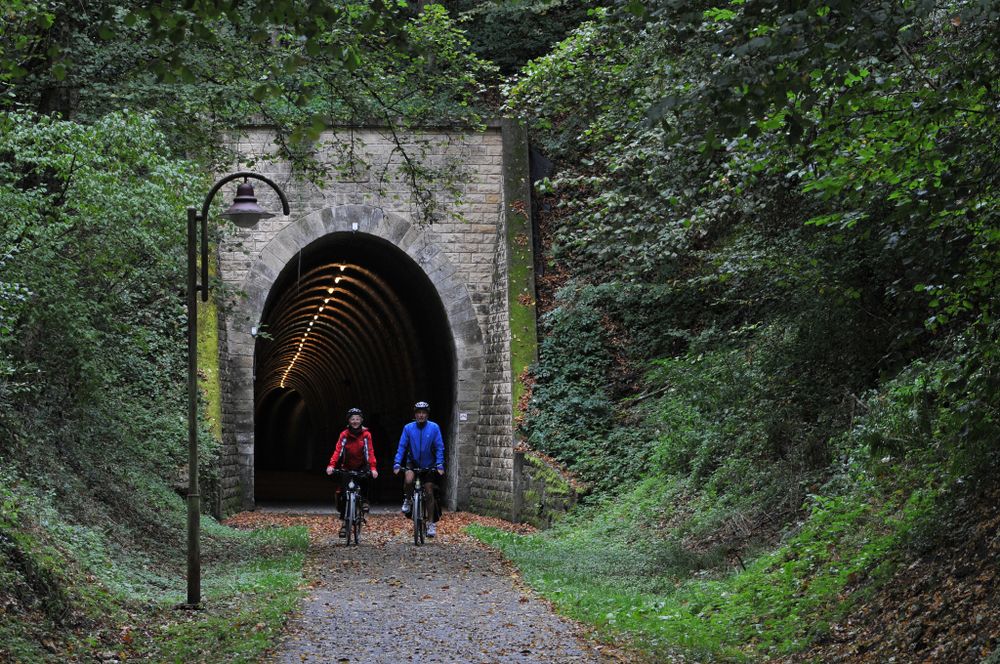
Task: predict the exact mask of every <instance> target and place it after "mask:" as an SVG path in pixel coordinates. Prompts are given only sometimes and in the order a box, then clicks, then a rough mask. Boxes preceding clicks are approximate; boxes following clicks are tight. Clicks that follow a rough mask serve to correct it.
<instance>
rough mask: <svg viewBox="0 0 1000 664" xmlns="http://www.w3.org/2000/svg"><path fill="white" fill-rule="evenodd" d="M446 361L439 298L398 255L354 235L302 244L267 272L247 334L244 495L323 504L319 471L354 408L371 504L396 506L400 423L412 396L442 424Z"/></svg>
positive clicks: (448, 406) (447, 397) (449, 382)
mask: <svg viewBox="0 0 1000 664" xmlns="http://www.w3.org/2000/svg"><path fill="white" fill-rule="evenodd" d="M454 365H455V359H454V343H453V340H452V337H451V330H450V328H449V326H448V322H447V317H446V314H445V311H444V307H443V305H442V303H441V299H440V297H439V296H438V294H437V292H436V290H435V288H434V286H433V284H432V283H431V281H430V280H429V279H428V278H427V276H426V275H425V274H424V272H423V270H421V269H420V267H419V266H418V265H417V264H416V263H415V262H414V261H413V260H412V259H411V258H410V257H409V256H407V255H406V254H405V253H404V252H402V251H401V250H400V249H398V248H397V247H395V246H394V245H392V244H391V243H389V242H387V241H385V240H382V239H380V238H377V237H374V236H370V235H364V234H359V233H335V234H331V235H328V236H326V237H324V238H322V239H320V240H317V241H316V242H314V243H312V244H311V245H309V246H308V247H306V248H305V249H303V250H302V251H301V252H299V253H298V254H297V255H296V257H294V258H293V259H292V260H291V261H290V262H289V264H288V265H286V266H285V268H284V269H283V270H282V272H281V274H280V275H279V276H278V278H277V279H276V281H275V283H274V286H273V287H272V289H271V291H270V293H269V295H268V299H267V303H266V305H265V308H264V313H263V316H262V318H261V322H260V325H259V327H258V332H257V335H256V340H255V350H254V439H255V443H254V494H255V495H254V497H255V500H256V501H257V502H322V503H330V502H333V500H334V485H335V482H334V481H333V480H331V479H330V478H329V477H327V475H326V472H325V470H326V466H327V463H328V461H329V459H330V456H331V454H332V453H333V450H334V445H335V444H336V438H337V435H338V433H339V432H340V431H341V430H342V429H343V428H344V427H345V426H346V412H347V410H348V409H349V408H353V407H357V408H361V410H362V411H364V414H365V426H367V427H368V428H369V430H370V431H371V433H372V440H373V442H374V447H375V454H376V459H377V461H378V471H379V478H378V479H377V480H375V481H373V482H372V485H371V498H372V501H373V502H396V501H398V500H399V499H400V497H401V494H402V482H401V479H400V476H394V475H393V474H392V460H393V456H394V455H395V452H396V447H397V444H398V442H399V436H400V433H401V430H402V427H403V425H405V424H406V423H407V422H409V421H411V420H412V419H413V417H412V415H413V411H412V408H413V404H414V402H416V401H428V402H429V403H430V404H431V419H432V420H434V421H435V422H437V423H438V424H439V425H440V426H441V430H442V431H443V432H447V431H450V424H451V422H450V421H449V418H450V416H451V413H452V410H453V408H452V406H453V401H454V398H455V395H454V375H455V366H454ZM445 444H446V445H447V444H448V441H447V440H446V441H445ZM446 453H447V449H446Z"/></svg>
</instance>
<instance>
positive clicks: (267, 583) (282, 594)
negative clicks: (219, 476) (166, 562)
mask: <svg viewBox="0 0 1000 664" xmlns="http://www.w3.org/2000/svg"><path fill="white" fill-rule="evenodd" d="M213 530H214V531H215V532H213V536H215V537H220V538H224V539H225V540H226V541H228V542H229V544H230V545H231V546H234V547H236V548H237V549H239V550H240V551H241V553H242V554H246V555H238V556H235V557H233V558H232V559H228V560H224V561H218V562H216V563H215V564H212V565H209V566H208V567H207V568H206V569H205V570H204V574H203V578H204V586H203V596H204V605H205V608H204V609H203V610H200V611H194V612H189V611H176V610H172V609H169V607H170V606H173V604H172V603H171V602H172V600H173V599H176V598H175V597H172V598H171V600H170V601H169V602H165V603H164V604H163V606H161V611H159V612H157V614H156V615H157V616H159V617H160V618H161V621H159V622H160V624H159V626H158V629H157V631H156V632H155V633H154V634H153V638H152V639H151V640H150V641H148V642H147V643H145V644H141V645H140V647H138V648H137V651H138V652H137V654H139V655H141V656H143V657H145V658H148V659H152V660H154V661H163V662H192V661H225V662H254V661H257V659H258V658H259V656H260V655H261V654H262V653H263V652H264V651H265V650H266V649H267V648H269V647H270V646H271V645H273V643H274V640H275V638H276V637H277V636H278V635H279V634H280V632H281V628H282V626H283V625H284V623H285V620H286V618H287V616H288V614H289V613H290V612H291V611H292V610H294V609H295V607H296V605H297V603H298V600H299V598H300V597H301V594H302V591H301V586H302V565H303V562H304V558H305V549H306V547H307V546H308V535H307V533H306V530H305V528H303V527H298V528H288V529H268V530H260V531H250V532H239V531H233V530H230V529H228V528H225V527H223V526H218V525H216V526H214V528H213ZM254 552H257V555H256V556H255V555H254ZM258 556H259V557H258ZM163 609H166V610H163Z"/></svg>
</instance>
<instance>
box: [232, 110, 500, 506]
mask: <svg viewBox="0 0 1000 664" xmlns="http://www.w3.org/2000/svg"><path fill="white" fill-rule="evenodd" d="M401 143H402V146H403V150H405V152H406V154H405V155H404V154H403V153H402V152H401V151H400V149H399V146H397V144H396V142H395V141H394V139H393V136H392V135H391V134H390V133H389V132H387V131H385V130H382V129H379V128H364V129H357V128H355V129H343V130H331V131H329V132H326V133H325V134H324V135H323V137H322V138H321V140H320V141H319V143H317V148H316V155H317V158H318V159H319V160H320V161H322V162H325V163H327V164H329V165H332V166H334V167H335V168H337V169H338V170H337V173H336V175H334V176H333V177H331V178H330V179H329V180H328V181H326V182H324V183H322V184H320V185H317V184H313V183H309V182H305V181H302V180H300V179H296V178H293V177H292V176H291V174H290V168H289V165H288V164H287V163H282V162H280V161H277V160H276V159H275V158H274V155H275V152H276V149H275V146H274V144H273V134H272V132H271V130H269V129H267V128H250V129H248V130H244V132H243V135H241V136H240V137H238V138H234V139H233V144H234V146H235V148H236V149H237V151H238V153H239V155H240V157H239V161H238V163H235V164H233V165H232V170H234V171H235V170H252V171H255V172H257V173H260V174H261V175H264V176H266V177H269V178H270V179H272V180H274V181H275V182H276V183H277V184H278V185H279V186H280V187H281V188H282V190H283V191H284V192H285V193H286V195H287V196H288V199H289V203H290V207H291V215H290V216H289V217H282V216H278V217H275V218H273V219H269V220H265V221H262V222H261V223H259V224H258V225H257V226H256V227H255V228H253V229H251V230H239V229H233V228H232V227H229V230H230V231H232V234H231V235H226V236H224V237H223V238H221V240H220V242H219V249H218V260H219V274H220V276H221V278H222V280H223V282H224V284H225V285H226V287H227V289H228V292H230V293H231V298H230V301H229V303H228V304H229V306H228V307H223V308H222V313H221V314H220V318H221V320H220V325H219V328H220V329H219V334H220V353H221V354H222V357H221V358H220V359H221V361H220V369H221V380H222V390H223V450H222V458H221V460H220V468H219V477H220V480H219V492H220V496H219V499H218V500H219V502H218V503H217V506H216V509H217V511H218V512H220V513H223V514H225V513H231V512H233V511H236V510H238V509H249V508H252V507H253V361H254V357H253V351H254V342H253V338H252V337H251V336H250V330H251V327H253V326H255V325H257V324H258V323H259V316H260V314H261V311H260V310H261V309H262V306H263V302H264V300H265V299H266V295H267V293H268V291H269V288H270V285H271V284H273V281H274V279H275V278H276V277H277V275H278V273H279V272H280V270H281V268H282V267H284V266H285V265H286V264H288V263H289V262H290V261H292V260H294V256H295V253H296V252H297V250H300V249H302V248H304V246H306V245H307V244H308V243H309V242H311V241H315V240H316V239H317V238H318V237H321V236H322V235H323V234H324V233H329V232H338V231H345V230H346V231H349V230H357V232H368V233H372V234H374V235H379V236H380V237H382V238H384V239H388V240H390V241H392V242H394V243H395V244H396V245H397V246H399V247H400V248H401V249H403V250H404V251H406V252H407V253H408V254H409V255H410V256H411V257H412V258H413V259H414V260H415V262H417V263H418V264H419V265H420V266H421V267H422V268H423V269H424V270H425V272H427V274H428V276H429V277H430V278H431V280H432V282H433V283H435V286H436V287H437V288H438V289H439V294H440V295H441V296H442V302H443V303H444V305H445V308H446V312H447V314H448V316H449V321H450V323H451V325H452V328H453V330H454V331H455V340H454V343H455V350H456V363H455V364H456V367H457V372H458V375H457V376H456V383H457V387H456V404H455V412H454V413H452V421H453V422H454V423H455V424H454V426H453V430H452V431H450V432H445V434H446V437H447V438H446V444H447V445H448V446H449V447H450V449H449V450H448V454H449V464H451V465H452V467H454V466H455V465H456V464H458V465H460V466H462V467H461V468H460V472H457V473H449V482H450V483H452V484H454V486H451V487H450V489H451V491H449V495H450V496H451V499H452V501H453V502H455V503H456V504H455V505H452V506H451V507H453V508H454V507H456V506H457V507H467V506H468V504H469V503H470V502H474V503H476V504H481V505H483V507H484V508H485V507H486V505H487V502H488V501H485V497H486V495H487V494H486V493H483V492H484V491H492V492H493V493H492V494H489V495H490V496H493V498H491V500H494V503H496V501H502V500H503V499H502V497H501V496H502V494H503V493H506V496H507V498H506V500H507V501H508V502H509V501H510V495H511V491H512V486H511V485H512V478H511V476H510V472H509V471H506V475H505V476H504V477H499V476H497V475H496V474H495V473H493V472H492V471H491V470H490V468H492V467H493V466H494V465H495V461H494V459H501V458H505V457H503V455H506V457H509V456H510V454H511V450H506V451H503V452H502V451H500V449H499V448H500V447H502V445H501V438H500V436H501V435H505V436H506V439H505V444H506V446H507V447H510V446H511V437H510V427H511V424H510V420H511V408H510V395H509V392H510V376H509V366H510V363H509V361H505V360H504V359H502V358H500V357H499V355H497V354H496V352H495V351H494V350H493V349H494V345H493V344H492V342H488V343H487V344H484V343H483V340H484V337H485V338H488V339H496V340H498V344H499V345H498V346H496V348H499V346H502V345H503V344H502V343H500V341H501V340H502V338H503V335H504V334H506V335H507V336H508V337H509V329H508V330H507V331H506V332H505V331H504V325H505V315H506V314H505V312H503V311H501V308H502V306H503V299H504V298H503V293H501V292H500V291H501V290H503V288H505V286H504V284H505V283H506V281H505V280H506V273H505V265H506V263H505V261H503V260H501V261H499V262H498V260H497V256H498V251H502V250H503V247H504V241H503V228H502V221H501V218H502V210H503V204H502V198H503V183H502V177H503V173H502V164H503V162H502V160H503V156H502V151H503V148H502V140H501V131H500V129H499V128H498V127H491V128H490V129H488V130H487V131H485V132H482V133H473V132H466V131H462V132H458V131H422V132H414V133H412V134H409V135H406V136H402V137H401ZM408 159H409V160H413V161H414V162H419V163H421V164H424V165H430V166H432V167H436V168H443V169H450V170H451V171H453V172H455V173H456V174H457V175H458V182H459V189H460V193H461V196H460V199H459V200H458V202H455V201H453V200H452V198H451V196H450V195H449V194H448V193H446V192H444V191H440V190H439V191H436V192H434V201H435V204H436V206H437V209H436V210H435V213H436V214H435V217H436V218H435V219H434V221H433V223H431V224H425V223H421V221H422V220H421V219H420V210H421V208H420V206H419V205H418V204H417V203H416V202H415V198H414V196H413V194H412V191H413V190H412V188H411V186H410V184H411V183H410V182H409V181H408V177H407V175H406V173H405V172H404V170H403V167H404V166H405V165H406V163H407V160H408ZM256 192H257V196H258V198H259V200H260V204H261V205H262V206H263V207H265V208H267V209H271V210H280V203H279V202H278V200H277V196H276V194H274V193H273V192H272V191H271V190H270V188H269V187H267V186H266V185H264V184H263V183H260V184H259V186H256ZM225 198H226V196H223V195H221V194H220V196H218V197H217V198H216V201H217V204H219V205H221V201H222V200H223V199H225ZM226 202H227V204H228V201H226ZM354 225H357V228H355V227H354ZM487 346H489V347H488V348H487ZM508 352H509V351H508ZM501 354H502V353H501ZM496 362H500V363H501V364H502V365H503V366H506V367H508V369H507V375H503V374H502V372H501V373H500V374H496V375H498V376H499V378H498V381H497V382H491V381H490V380H489V379H487V378H486V376H487V374H489V375H491V376H493V375H495V372H496V371H498V370H499V369H498V367H499V366H501V365H500V364H496ZM504 362H506V363H505V364H504ZM484 367H485V370H484ZM491 372H494V373H491ZM503 381H506V383H505V385H506V388H503V387H500V385H499V382H503ZM504 389H506V393H504ZM505 399H506V401H504V400H505ZM487 432H489V433H487ZM479 434H487V436H488V437H489V442H488V443H487V444H485V445H484V444H483V441H482V440H481V436H480V435H479ZM480 452H482V456H480ZM491 455H495V456H491ZM507 463H508V464H509V463H510V462H509V461H508V462H507ZM501 484H503V486H501ZM490 511H497V510H495V509H490ZM509 511H510V510H509V509H508V510H507V512H508V513H509Z"/></svg>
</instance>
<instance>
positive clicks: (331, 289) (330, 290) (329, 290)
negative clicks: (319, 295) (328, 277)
mask: <svg viewBox="0 0 1000 664" xmlns="http://www.w3.org/2000/svg"><path fill="white" fill-rule="evenodd" d="M326 292H327V293H329V294H330V295H333V287H332V286H331V287H330V288H327V289H326Z"/></svg>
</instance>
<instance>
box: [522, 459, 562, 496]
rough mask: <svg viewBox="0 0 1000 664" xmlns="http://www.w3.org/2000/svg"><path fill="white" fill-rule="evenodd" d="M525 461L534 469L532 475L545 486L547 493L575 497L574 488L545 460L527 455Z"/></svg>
mask: <svg viewBox="0 0 1000 664" xmlns="http://www.w3.org/2000/svg"><path fill="white" fill-rule="evenodd" d="M524 459H525V461H527V462H528V464H529V465H530V466H531V468H532V469H533V470H532V471H529V472H531V475H532V476H533V477H534V479H535V480H537V481H539V482H542V483H544V484H545V492H546V493H547V494H551V495H553V496H560V497H568V496H571V495H573V487H572V486H570V484H569V482H568V481H566V479H565V478H563V476H562V475H560V474H559V472H558V471H557V470H556V469H555V468H553V467H551V466H550V465H549V464H547V463H546V462H545V461H544V460H543V459H540V458H538V457H536V456H535V455H533V454H525V455H524Z"/></svg>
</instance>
